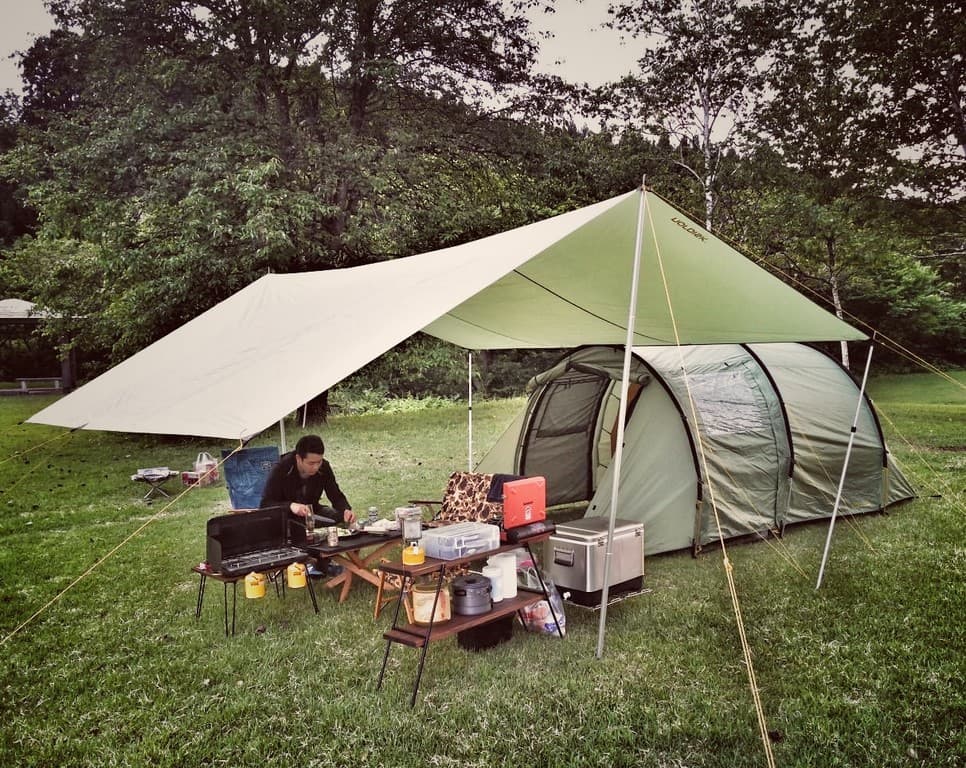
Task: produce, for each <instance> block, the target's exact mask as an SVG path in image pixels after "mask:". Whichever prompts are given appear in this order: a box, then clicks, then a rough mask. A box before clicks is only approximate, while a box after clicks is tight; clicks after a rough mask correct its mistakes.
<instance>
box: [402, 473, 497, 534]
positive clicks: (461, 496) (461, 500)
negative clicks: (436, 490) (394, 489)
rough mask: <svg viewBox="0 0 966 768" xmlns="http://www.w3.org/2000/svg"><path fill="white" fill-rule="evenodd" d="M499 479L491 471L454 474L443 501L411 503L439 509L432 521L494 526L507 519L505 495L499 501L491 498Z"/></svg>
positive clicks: (447, 485)
mask: <svg viewBox="0 0 966 768" xmlns="http://www.w3.org/2000/svg"><path fill="white" fill-rule="evenodd" d="M495 477H496V475H494V474H493V473H491V472H454V473H453V474H451V475H450V476H449V482H448V483H447V484H446V490H445V491H444V492H443V498H442V499H441V500H438V501H424V500H418V499H416V500H411V501H410V502H409V503H410V504H415V505H419V506H426V507H429V508H430V510H431V511H432V508H433V507H436V506H438V507H439V510H438V511H437V512H436V513H435V514H434V515H433V520H432V522H435V523H463V522H474V523H491V522H493V521H494V520H497V519H499V518H501V517H503V501H502V495H501V497H500V498H499V499H496V500H494V499H492V498H490V497H491V496H492V494H491V489H492V487H493V480H494V478H495ZM501 488H502V484H501Z"/></svg>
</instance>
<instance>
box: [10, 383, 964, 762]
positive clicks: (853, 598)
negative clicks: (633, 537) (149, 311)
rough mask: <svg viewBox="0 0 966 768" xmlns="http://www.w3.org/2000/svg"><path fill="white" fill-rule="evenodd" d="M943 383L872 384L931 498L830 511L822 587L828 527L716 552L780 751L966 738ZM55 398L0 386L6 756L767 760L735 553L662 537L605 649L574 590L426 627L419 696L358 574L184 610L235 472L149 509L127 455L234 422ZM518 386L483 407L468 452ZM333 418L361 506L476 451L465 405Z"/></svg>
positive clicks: (214, 444) (189, 457) (959, 745)
mask: <svg viewBox="0 0 966 768" xmlns="http://www.w3.org/2000/svg"><path fill="white" fill-rule="evenodd" d="M962 380H963V378H960V381H962ZM932 386H933V385H932V384H931V383H929V382H927V381H926V380H922V381H920V380H918V379H915V378H914V377H895V378H893V377H890V378H888V379H882V380H876V381H874V382H873V383H872V386H871V388H870V389H871V391H872V393H873V395H874V397H875V398H876V402H877V404H878V405H879V406H880V408H881V409H882V411H883V413H884V415H885V416H887V417H888V419H889V420H888V421H887V420H886V419H884V426H885V429H886V431H887V433H888V434H889V437H890V440H891V441H892V444H893V447H894V449H895V450H896V453H897V455H898V456H900V458H901V459H902V460H903V463H904V466H906V467H907V471H908V472H909V474H910V475H911V476H912V479H913V481H914V482H915V483H917V484H918V485H920V486H923V485H927V484H928V485H930V486H932V485H938V486H940V487H941V488H942V489H943V493H942V497H941V498H922V499H920V500H917V501H915V502H912V503H909V504H905V505H903V506H901V507H899V508H897V509H895V510H894V511H892V512H891V513H890V514H888V515H876V516H867V517H864V518H861V519H858V520H855V521H849V522H847V523H846V522H844V521H843V522H842V523H840V525H839V526H837V527H836V536H835V542H834V546H833V548H832V553H831V559H830V562H829V565H828V568H827V570H826V575H825V583H824V585H823V588H822V589H821V590H820V591H818V592H816V591H815V589H814V580H815V575H816V574H817V569H818V565H819V561H820V558H821V551H822V547H823V545H824V537H825V532H826V527H825V526H824V525H806V526H798V527H795V528H792V529H790V530H789V531H788V533H787V534H786V536H785V538H784V540H783V541H781V542H771V543H768V544H764V543H756V544H744V545H734V546H731V547H730V548H729V554H730V557H731V560H732V562H733V564H734V573H735V579H736V583H737V588H738V593H739V596H740V600H741V606H742V611H743V617H744V624H745V628H746V631H747V635H748V640H749V643H750V645H751V647H752V649H753V653H754V664H755V671H756V674H757V680H758V684H759V688H760V691H761V697H762V703H763V707H764V713H765V717H766V720H767V725H768V728H769V729H770V730H772V731H773V732H775V735H776V740H775V742H774V744H773V750H774V754H775V760H776V763H777V765H779V766H868V767H869V768H872V767H873V766H875V767H876V768H878V767H879V766H954V765H955V766H958V765H962V764H963V761H964V759H966V736H964V729H963V726H964V723H966V698H964V677H966V675H964V673H966V666H964V665H966V662H964V659H966V633H964V629H963V627H964V619H966V579H964V571H966V559H964V553H966V536H964V525H963V495H962V489H963V481H964V478H966V466H964V462H963V457H964V455H966V430H964V428H963V427H964V424H966V419H964V416H966V400H964V398H963V392H962V389H957V388H956V387H953V386H951V385H948V384H946V385H945V387H946V388H945V389H944V388H942V387H940V388H939V389H936V390H934V389H932ZM46 402H49V400H48V399H46V398H41V397H31V398H7V399H4V400H0V430H2V431H0V461H2V462H3V463H0V640H3V642H2V644H0V653H2V661H0V670H2V672H0V686H2V689H0V690H2V697H0V701H2V704H0V718H2V725H0V765H3V766H7V765H11V766H14V765H15V766H51V765H59V766H196V765H226V766H266V765H286V764H291V765H300V766H348V765H353V766H407V767H409V766H425V765H433V766H458V767H459V768H474V767H476V766H480V767H482V766H498V765H499V766H502V765H514V766H515V765H534V766H561V768H563V767H564V766H568V767H569V766H601V767H604V766H607V767H610V766H654V767H655V768H656V767H657V766H688V767H689V768H700V767H702V766H709V767H710V766H722V767H724V766H751V765H765V756H764V750H763V747H762V744H761V742H760V739H759V736H758V729H757V724H756V719H755V714H754V710H753V706H752V699H751V695H750V692H749V688H748V682H747V675H746V671H745V668H744V664H743V660H742V655H741V651H740V646H739V642H738V633H737V629H736V626H735V618H734V614H733V611H732V607H731V601H730V598H729V594H728V590H727V586H726V580H725V577H724V571H723V567H722V562H721V555H720V552H715V551H708V552H706V553H705V554H704V555H702V556H701V557H700V558H698V559H692V558H691V557H690V556H689V555H687V554H672V555H666V556H662V557H655V558H650V559H649V560H648V562H647V574H646V580H647V583H648V586H649V587H651V588H652V589H653V592H652V593H651V594H649V595H645V596H642V597H639V598H636V599H634V600H629V601H625V602H623V603H620V604H618V605H616V606H614V607H612V608H611V610H610V612H609V617H608V627H607V636H606V646H605V652H604V655H603V658H602V659H597V658H595V655H594V650H595V648H596V644H597V619H598V615H597V614H595V613H593V612H591V611H586V610H580V609H576V608H569V609H568V613H567V623H568V635H567V638H566V639H565V640H563V641H560V640H557V639H554V638H549V637H543V636H538V635H533V634H528V633H525V632H523V631H522V630H520V629H517V630H515V632H514V638H513V641H512V642H511V643H507V644H504V645H502V646H500V647H498V648H494V649H491V650H489V651H486V652H483V653H469V652H466V651H463V650H462V649H460V648H459V647H458V646H457V644H456V640H455V638H454V639H449V640H446V641H442V642H440V643H436V644H434V645H433V646H431V647H430V649H429V653H428V658H427V665H426V669H425V672H424V675H423V682H422V686H421V689H420V694H419V698H418V701H417V704H416V708H415V710H410V709H409V706H408V703H409V694H410V691H411V685H412V681H413V677H414V675H415V672H416V666H417V661H418V657H417V654H416V652H414V651H412V649H407V648H402V647H399V646H394V648H393V650H392V654H391V656H390V660H389V666H388V669H387V672H386V679H385V682H384V685H383V688H382V690H381V691H377V690H376V677H377V674H378V671H379V666H380V664H381V662H382V656H383V651H384V649H385V645H384V642H383V640H382V631H383V629H384V628H385V627H386V626H387V625H388V623H389V621H390V619H391V617H390V615H389V614H388V613H384V614H383V616H382V617H381V618H380V619H379V620H378V621H374V620H373V618H372V600H373V596H374V593H373V591H372V590H370V589H369V588H368V587H366V586H364V585H362V586H359V587H357V588H355V589H354V590H353V593H352V594H351V596H350V598H349V600H348V601H347V602H346V603H344V604H342V605H339V604H338V603H336V602H335V597H334V595H332V594H331V593H330V592H328V591H323V592H322V593H321V594H320V603H321V613H320V614H319V615H315V614H314V613H313V612H312V611H311V608H310V607H309V604H308V598H307V595H305V594H304V592H298V591H289V592H288V595H287V597H286V598H285V600H278V599H276V598H275V596H274V594H272V593H271V590H270V594H269V596H268V597H266V598H265V599H263V600H255V601H247V600H244V598H242V597H240V598H239V605H238V633H237V635H236V636H235V637H233V638H225V636H224V633H223V630H222V625H221V622H222V617H221V592H220V585H218V584H212V585H211V586H210V588H209V590H208V594H207V596H206V602H205V605H204V611H203V614H202V616H201V618H200V620H196V619H195V617H194V608H195V599H196V595H197V580H196V577H194V576H193V574H191V573H190V572H189V568H190V566H191V565H193V564H195V563H197V562H198V561H200V560H201V559H203V557H204V526H205V520H206V519H207V517H208V516H210V515H211V514H213V513H217V512H222V511H225V510H227V508H228V499H227V492H226V490H225V488H224V485H223V484H219V485H217V486H214V487H211V488H200V489H195V490H192V491H191V492H190V493H188V494H187V495H186V496H184V497H183V498H181V499H179V500H178V501H177V502H176V503H174V504H171V505H167V504H166V503H162V502H160V501H158V502H155V503H153V504H152V505H150V506H148V505H145V504H144V503H142V502H141V501H140V498H141V496H142V495H143V492H144V487H143V486H141V485H137V484H135V483H132V482H131V481H130V475H131V474H132V473H133V472H134V471H135V470H136V469H137V468H138V467H145V466H157V465H168V466H170V467H172V468H176V469H187V468H189V467H190V465H191V463H192V461H193V460H194V457H195V455H196V454H197V453H198V452H199V451H201V450H207V451H209V452H211V453H212V454H216V452H217V451H219V450H220V449H221V448H222V447H229V446H228V445H227V444H224V445H223V444H222V443H220V442H219V441H210V440H200V439H180V438H157V437H143V436H132V435H120V434H110V433H87V432H76V433H72V434H71V433H64V432H63V431H61V430H57V429H53V428H46V427H41V426H35V425H21V424H20V423H19V422H21V421H22V420H23V419H24V418H25V417H27V416H28V415H29V414H30V413H32V412H34V411H36V410H38V409H39V408H40V407H41V406H42V405H43V404H44V403H46ZM521 403H522V401H521V400H516V401H497V402H484V403H477V404H475V406H474V435H475V443H476V451H475V452H476V455H477V457H479V455H481V453H482V450H481V448H482V447H483V446H486V445H489V444H491V443H492V441H493V440H494V439H495V438H496V436H497V435H498V434H499V432H500V431H501V430H502V429H503V428H504V427H505V426H506V424H507V423H509V421H510V419H511V418H512V416H513V414H514V412H515V411H516V409H517V408H519V407H520V405H521ZM893 430H895V431H894V432H893ZM297 432H298V430H296V429H295V428H294V427H292V426H290V427H289V431H288V438H289V442H292V441H293V440H294V438H295V436H296V435H297ZM322 433H323V435H324V437H325V440H326V445H327V453H328V455H329V456H330V458H331V459H332V461H333V464H334V465H335V468H336V470H337V473H338V475H339V478H340V482H341V483H342V485H343V488H344V490H346V492H347V494H348V496H349V498H350V499H351V500H352V501H353V504H354V506H355V507H356V508H364V507H366V506H369V505H370V504H376V505H377V506H379V507H380V509H382V510H384V511H386V510H388V509H391V508H392V507H394V506H398V505H400V504H403V503H404V502H405V501H406V499H408V498H412V497H427V498H432V497H437V496H438V495H439V494H440V492H441V491H442V488H443V486H444V485H445V481H446V477H447V476H448V474H449V472H450V471H452V470H453V469H458V468H463V467H465V466H466V452H467V446H466V429H465V408H464V407H462V406H459V405H451V406H446V405H443V406H441V407H437V408H432V409H428V410H424V411H421V412H403V413H390V414H371V415H365V416H350V415H346V416H337V417H334V418H333V419H332V420H331V422H330V423H329V424H328V425H326V426H324V427H323V428H322ZM900 435H901V437H902V438H904V440H902V439H900V437H899V436H900ZM274 439H275V437H274V436H271V435H267V436H266V437H265V439H264V440H263V441H261V440H260V441H259V442H266V443H268V442H272V440H274ZM47 441H49V442H47ZM897 442H898V443H899V444H897ZM44 443H46V444H44ZM37 446H40V447H39V448H38V449H37V450H31V451H30V452H29V453H26V451H28V450H30V449H32V448H34V447H37ZM920 457H921V458H922V460H921V461H920ZM170 487H172V488H174V487H176V483H173V482H172V483H171V484H170ZM132 534H136V535H133V536H132ZM129 537H130V538H129ZM779 544H780V546H779ZM115 550H116V551H115ZM112 551H113V554H111V555H110V556H109V557H107V558H106V559H103V561H102V558H105V556H106V555H108V554H109V553H111V552H112ZM789 557H790V558H793V559H794V560H795V561H796V562H797V563H798V565H799V566H800V567H801V568H802V569H803V570H804V571H805V573H806V574H807V576H806V577H802V576H801V575H800V574H799V573H798V572H797V571H796V570H795V569H793V568H791V567H789V565H788V563H787V558H789ZM93 566H96V567H93ZM92 567H93V570H90V571H89V569H91V568H92ZM88 571H89V572H88ZM51 601H53V602H52V603H51ZM48 603H50V604H49V605H48ZM35 614H37V616H36V618H33V619H31V617H32V616H34V615H35ZM28 620H29V621H28ZM24 622H27V623H26V624H25V625H23V624H24ZM21 625H23V626H22V628H21V629H17V628H18V627H20V626H21Z"/></svg>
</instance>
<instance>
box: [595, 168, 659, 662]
mask: <svg viewBox="0 0 966 768" xmlns="http://www.w3.org/2000/svg"><path fill="white" fill-rule="evenodd" d="M646 196H647V187H646V186H645V180H644V179H641V204H640V207H639V209H638V213H637V236H636V238H635V243H634V270H633V275H632V277H631V298H630V302H629V304H628V307H627V338H626V340H625V342H624V369H623V372H622V374H621V400H620V407H619V409H618V416H617V445H616V450H615V451H614V474H613V484H612V486H611V494H610V519H609V520H608V522H607V550H606V552H605V554H604V588H603V591H602V593H601V597H600V600H601V603H600V622H599V625H598V628H597V658H598V659H599V658H601V657H602V656H603V655H604V628H605V626H606V625H607V602H608V601H609V600H610V561H611V555H612V554H613V551H614V523H615V521H616V519H617V502H618V495H619V492H620V477H621V458H622V456H623V453H624V421H625V420H626V418H627V390H628V382H629V381H630V377H631V350H632V348H633V346H634V321H635V319H636V318H637V285H638V282H639V281H640V274H641V245H642V241H643V239H644V207H645V204H646Z"/></svg>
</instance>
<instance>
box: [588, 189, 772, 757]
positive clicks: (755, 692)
mask: <svg viewBox="0 0 966 768" xmlns="http://www.w3.org/2000/svg"><path fill="white" fill-rule="evenodd" d="M644 194H646V190H645V192H644ZM647 212H648V219H649V221H650V209H648V211H647ZM650 223H651V232H652V233H653V232H654V231H655V229H654V222H653V221H650ZM654 250H655V253H656V255H657V263H658V267H659V268H660V272H661V282H662V284H663V286H664V296H665V299H666V301H667V307H668V314H669V316H670V319H671V327H672V328H673V329H674V341H675V346H676V348H677V350H678V357H679V360H680V363H681V373H682V374H683V377H684V388H685V391H686V392H687V393H688V404H689V406H690V408H691V419H692V423H693V424H694V431H695V432H696V433H697V435H698V441H697V442H698V447H699V453H700V456H701V465H702V468H703V469H702V471H703V473H704V476H705V478H707V482H708V500H709V502H710V504H711V511H712V512H713V513H714V521H715V526H716V527H717V529H718V539H719V540H720V541H721V554H722V558H723V563H724V569H725V576H726V578H727V580H728V591H729V592H730V593H731V605H732V608H733V609H734V613H735V621H736V622H737V625H738V636H739V638H740V639H741V652H742V654H743V655H744V658H745V667H746V669H747V671H748V683H749V685H750V687H751V698H752V700H753V702H754V705H755V714H756V716H757V718H758V732H759V734H760V735H761V741H762V745H763V746H764V748H765V758H766V760H767V762H768V766H769V768H775V757H774V755H773V754H772V749H771V740H770V739H769V737H768V723H767V722H766V720H765V711H764V709H763V707H762V704H761V691H760V690H759V689H758V681H757V679H756V677H755V666H754V660H753V659H752V654H751V646H750V645H749V643H748V637H747V635H746V634H745V625H744V619H743V618H742V615H741V604H740V603H739V601H738V588H737V586H736V585H735V581H734V574H733V566H732V564H731V559H730V558H729V557H728V549H727V547H726V546H725V540H724V531H723V530H722V529H721V519H720V517H719V516H718V505H717V502H716V501H715V488H714V483H713V482H712V480H711V476H710V475H709V474H708V461H707V457H706V455H705V445H704V436H703V435H702V434H701V431H700V430H699V429H698V413H697V407H696V406H695V404H694V397H693V396H692V394H691V385H690V382H689V381H688V371H687V367H686V366H685V365H684V352H683V351H682V350H681V342H680V336H679V334H678V328H677V322H676V320H675V317H674V306H673V305H672V303H671V292H670V289H669V288H668V283H667V275H666V273H665V271H664V259H663V258H662V257H661V246H660V244H659V243H658V241H657V237H654ZM604 589H605V590H606V589H607V580H606V578H605V580H604ZM604 599H606V592H605V598H604Z"/></svg>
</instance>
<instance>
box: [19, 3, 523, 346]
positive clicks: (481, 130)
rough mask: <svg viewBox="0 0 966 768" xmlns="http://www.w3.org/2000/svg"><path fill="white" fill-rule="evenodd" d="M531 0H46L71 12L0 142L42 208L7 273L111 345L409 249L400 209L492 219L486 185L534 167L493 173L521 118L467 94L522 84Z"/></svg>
mask: <svg viewBox="0 0 966 768" xmlns="http://www.w3.org/2000/svg"><path fill="white" fill-rule="evenodd" d="M531 4H532V3H530V2H523V1H522V0H521V2H514V3H503V2H500V1H499V0H471V1H470V2H465V0H446V1H445V2H439V3H435V4H426V3H421V2H415V1H414V0H330V1H328V2H319V1H310V0H299V1H297V2H281V0H260V1H254V0H253V1H251V2H245V3H234V2H230V3H225V2H213V1H212V2H197V3H195V2H178V1H176V0H168V1H167V2H162V3H158V2H155V1H154V0H111V1H108V2H88V1H87V0H61V1H60V2H57V3H55V4H53V5H54V10H55V11H56V13H57V17H58V19H59V21H60V23H61V25H62V27H63V28H69V29H71V30H72V31H71V32H69V33H67V32H63V31H61V30H56V31H55V32H54V33H53V34H52V35H51V36H50V37H48V38H45V39H43V40H41V41H38V43H37V44H36V45H35V46H34V48H32V49H31V51H30V52H29V54H28V57H27V58H28V59H29V60H30V62H31V63H30V67H29V68H26V69H28V79H29V83H28V94H27V99H26V102H25V112H24V114H25V120H24V131H23V134H22V135H21V136H20V139H19V141H18V145H17V147H16V148H15V149H14V150H13V151H12V152H11V153H9V154H8V155H7V156H6V157H5V158H4V160H3V170H4V172H5V173H6V175H7V176H8V178H11V179H14V180H16V181H17V182H18V183H19V184H21V185H22V188H23V189H24V190H26V192H27V194H28V197H29V200H30V203H31V205H32V206H33V208H34V210H36V211H37V213H38V216H39V224H38V229H37V232H36V236H35V237H33V238H22V239H21V240H20V241H19V242H18V243H17V245H16V247H15V248H14V249H12V251H11V252H10V253H9V254H8V258H7V259H6V261H5V264H4V273H5V275H6V276H7V278H8V279H9V280H10V281H12V282H14V283H16V284H18V285H19V286H20V287H21V288H22V289H23V290H25V291H27V292H28V293H26V294H25V295H27V296H28V297H29V298H32V299H34V300H35V301H37V303H38V304H40V305H41V306H42V307H45V308H48V309H51V310H53V311H56V312H60V313H62V314H63V315H64V316H68V315H81V314H82V315H83V316H84V317H85V318H87V319H86V320H85V321H84V323H82V325H81V327H82V329H83V331H84V333H85V334H86V337H87V338H86V339H85V344H87V345H97V344H100V345H103V346H105V347H106V348H108V349H110V350H111V351H110V356H111V358H113V359H114V360H117V359H120V358H122V357H124V356H126V355H129V354H130V353H132V352H133V351H135V350H137V349H139V348H141V347H143V346H144V345H145V344H147V343H149V342H150V341H152V340H154V339H155V338H157V337H158V336H160V335H162V334H164V333H166V332H168V331H170V330H173V329H174V328H176V327H178V326H179V325H181V324H182V323H183V322H185V321H186V320H188V319H190V318H191V317H194V316H195V315H197V314H198V313H199V312H201V311H203V310H204V309H206V308H208V307H210V306H211V305H212V304H214V303H215V302H217V301H219V300H220V299H222V298H224V297H226V296H227V295H229V294H231V293H232V292H234V291H236V290H237V289H238V288H240V287H241V286H243V285H245V284H247V283H248V282H250V281H251V280H252V279H255V278H257V277H259V276H261V275H262V274H264V273H265V272H266V271H269V270H271V271H277V272H291V271H299V270H304V269H320V268H326V267H331V266H342V265H347V264H357V263H362V262H367V261H372V260H377V259H380V258H388V257H392V256H396V255H404V254H407V253H411V252H413V250H414V246H418V247H420V248H422V247H424V246H425V245H426V243H427V242H431V241H432V236H430V235H427V234H426V232H425V231H417V229H416V228H414V226H413V224H414V222H415V223H417V224H424V223H426V222H445V223H448V224H449V231H446V229H445V228H442V229H443V231H439V232H438V236H439V238H440V239H442V240H443V241H444V242H446V241H456V240H459V239H460V238H461V237H469V236H478V234H480V233H482V234H489V232H492V231H494V230H495V229H497V228H503V227H504V226H505V223H506V219H504V220H502V221H501V220H499V219H496V218H494V217H493V215H492V214H493V206H492V201H495V200H498V199H499V200H501V201H502V200H506V199H510V200H515V201H521V200H525V199H526V198H527V196H526V195H524V194H521V193H520V192H519V190H520V189H522V188H523V187H524V186H525V185H526V184H527V183H528V180H527V178H526V176H525V174H520V173H505V172H504V169H508V170H509V169H512V170H514V171H516V170H517V169H518V168H519V164H518V155H516V154H515V152H516V149H517V147H518V143H517V142H516V141H515V140H513V135H514V128H515V124H513V123H512V122H511V121H510V120H509V119H508V118H507V116H505V115H504V116H502V117H501V116H499V115H497V116H493V115H487V114H484V113H483V111H482V110H483V107H484V105H488V104H495V103H497V102H496V100H497V99H502V101H501V102H500V104H501V108H502V109H503V110H506V111H507V112H506V114H507V115H508V114H510V113H511V112H512V110H513V109H514V108H515V104H516V103H517V102H515V101H514V99H516V98H517V97H518V96H519V93H518V92H519V91H520V89H521V88H523V87H525V86H526V84H527V71H528V68H529V65H530V63H532V59H533V52H534V48H533V44H532V43H531V41H530V39H529V37H528V32H527V27H526V23H525V18H524V17H523V15H522V11H523V10H525V9H526V8H527V7H528V6H529V5H531ZM430 5H431V7H430ZM67 64H70V67H68V66H67ZM67 71H70V77H69V78H66V77H65V74H64V73H65V72H67ZM65 83H67V84H69V85H70V88H69V89H65ZM26 116H29V119H27V118H26ZM440 189H444V190H445V189H450V190H452V196H453V197H454V198H456V199H459V200H461V201H462V203H463V205H462V208H461V209H460V212H461V214H462V215H461V216H459V217H450V216H448V215H447V213H448V212H452V211H453V210H454V208H455V206H453V205H452V204H451V203H450V201H449V200H448V199H447V197H448V196H445V195H440ZM504 192H507V194H503V193H504ZM474 201H479V205H478V206H477V207H476V208H474V207H473V206H472V205H467V203H468V202H470V203H472V202H474ZM526 215H527V214H526V210H524V209H522V208H521V209H520V210H518V211H516V212H515V213H514V214H513V217H512V223H513V224H516V223H522V220H521V219H523V218H525V217H526ZM488 228H489V231H484V230H487V229H488ZM323 300H324V299H323Z"/></svg>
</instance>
